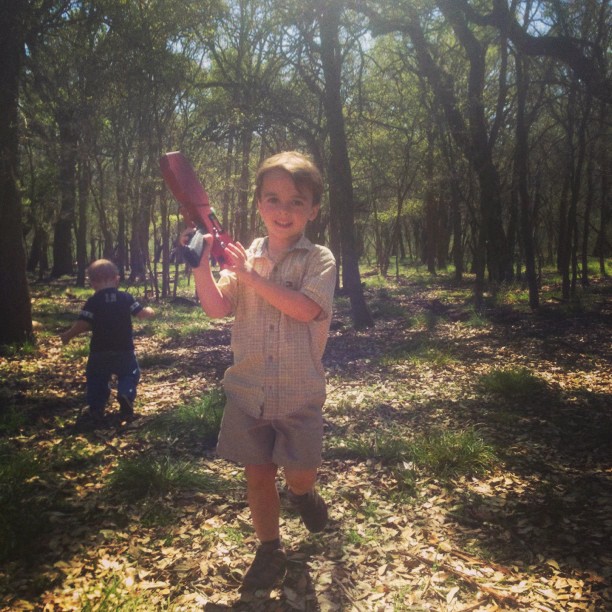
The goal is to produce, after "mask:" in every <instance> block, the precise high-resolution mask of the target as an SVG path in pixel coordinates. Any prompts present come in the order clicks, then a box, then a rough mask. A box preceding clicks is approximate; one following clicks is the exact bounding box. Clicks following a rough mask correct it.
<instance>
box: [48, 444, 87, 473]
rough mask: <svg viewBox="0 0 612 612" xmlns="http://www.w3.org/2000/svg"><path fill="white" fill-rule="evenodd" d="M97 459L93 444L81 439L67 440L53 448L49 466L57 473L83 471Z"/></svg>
mask: <svg viewBox="0 0 612 612" xmlns="http://www.w3.org/2000/svg"><path fill="white" fill-rule="evenodd" d="M96 458H97V453H96V451H95V450H93V447H92V446H91V444H88V443H87V442H86V441H84V440H82V439H80V438H65V439H63V440H61V441H60V442H59V443H58V444H56V445H55V446H53V447H52V448H51V452H50V454H49V459H48V465H49V467H51V468H52V469H53V470H55V471H62V470H76V469H83V468H85V467H87V466H88V465H91V464H92V463H93V462H94V461H96Z"/></svg>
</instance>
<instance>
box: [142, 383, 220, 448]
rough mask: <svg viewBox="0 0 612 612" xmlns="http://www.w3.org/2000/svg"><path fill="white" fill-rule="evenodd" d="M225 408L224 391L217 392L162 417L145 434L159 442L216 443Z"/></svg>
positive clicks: (150, 425) (163, 414) (212, 392)
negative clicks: (180, 440) (160, 440)
mask: <svg viewBox="0 0 612 612" xmlns="http://www.w3.org/2000/svg"><path fill="white" fill-rule="evenodd" d="M224 406H225V394H224V393H223V389H221V388H216V389H213V390H212V391H210V392H209V393H206V394H205V395H203V396H202V397H198V398H195V399H194V400H193V402H191V403H189V404H184V405H182V406H179V407H178V408H176V409H175V410H172V411H169V412H164V413H162V414H160V415H159V416H158V417H156V418H155V419H153V420H152V421H151V422H150V423H149V424H148V425H147V427H146V431H147V432H150V433H151V434H152V435H153V436H155V437H159V438H170V439H182V440H198V441H201V442H208V441H214V440H216V439H217V436H218V434H219V429H220V428H221V419H222V417H223V408H224Z"/></svg>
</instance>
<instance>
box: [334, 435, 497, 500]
mask: <svg viewBox="0 0 612 612" xmlns="http://www.w3.org/2000/svg"><path fill="white" fill-rule="evenodd" d="M332 444H333V443H332ZM331 453H332V454H333V455H334V456H336V457H338V456H339V457H351V458H359V459H362V460H367V459H369V458H372V457H374V458H376V459H379V460H381V461H383V462H386V463H396V464H400V465H399V466H398V467H396V469H395V471H394V475H395V478H396V481H397V482H398V485H399V487H400V488H401V489H403V490H404V491H408V492H410V493H411V494H412V493H413V492H414V488H415V474H416V473H418V472H425V473H426V474H427V475H429V476H433V477H436V478H440V479H443V480H445V479H449V478H456V477H459V476H472V475H476V474H482V473H484V472H485V471H486V470H487V469H489V468H490V467H491V466H492V465H493V463H494V461H495V454H494V452H493V448H492V447H491V446H489V445H488V444H487V443H486V442H484V440H483V439H482V438H481V437H480V435H479V434H478V433H477V432H475V431H473V430H471V429H468V430H464V431H458V432H455V431H435V432H432V433H429V434H424V435H421V436H419V437H417V438H415V439H414V440H409V439H407V438H406V437H405V436H404V435H402V434H401V432H399V431H390V432H375V433H374V434H373V435H371V436H366V435H361V436H356V437H351V438H348V439H346V440H344V441H340V442H339V443H338V445H337V446H333V448H332V449H331Z"/></svg>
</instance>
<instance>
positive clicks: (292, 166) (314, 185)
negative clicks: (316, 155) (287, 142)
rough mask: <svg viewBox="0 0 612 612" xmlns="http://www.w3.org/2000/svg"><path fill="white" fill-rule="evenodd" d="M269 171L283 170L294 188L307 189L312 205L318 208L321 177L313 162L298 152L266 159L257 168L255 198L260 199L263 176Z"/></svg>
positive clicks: (321, 186) (321, 190)
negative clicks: (293, 184)
mask: <svg viewBox="0 0 612 612" xmlns="http://www.w3.org/2000/svg"><path fill="white" fill-rule="evenodd" d="M271 170H284V171H285V172H287V174H289V176H291V178H292V179H293V182H294V183H295V186H296V187H297V188H298V190H300V191H302V190H303V189H304V188H307V189H309V190H310V192H311V193H312V203H313V204H314V205H315V206H318V205H319V204H320V203H321V198H322V197H323V177H322V176H321V173H320V172H319V169H318V168H317V167H316V166H315V164H314V162H313V161H312V160H311V159H310V158H309V157H307V156H306V155H304V154H303V153H300V152H299V151H283V152H282V153H277V154H276V155H272V156H271V157H268V159H266V160H264V161H263V162H262V164H261V166H259V170H258V171H257V178H256V179H255V197H256V198H257V199H258V200H259V199H260V198H261V187H262V185H263V179H264V176H265V175H266V174H267V173H268V172H270V171H271Z"/></svg>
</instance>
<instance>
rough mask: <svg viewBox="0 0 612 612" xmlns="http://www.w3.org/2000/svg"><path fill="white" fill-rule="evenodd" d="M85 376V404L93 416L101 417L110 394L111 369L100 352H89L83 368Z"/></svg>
mask: <svg viewBox="0 0 612 612" xmlns="http://www.w3.org/2000/svg"><path fill="white" fill-rule="evenodd" d="M85 376H86V378H87V405H88V406H89V412H90V413H91V415H92V416H93V417H97V418H100V419H101V418H102V417H103V416H104V407H105V406H106V402H107V401H108V398H109V396H110V388H109V386H108V383H109V380H110V377H111V371H110V368H109V367H108V362H107V360H106V359H105V357H104V355H103V354H102V353H91V354H90V355H89V359H88V360H87V368H86V370H85Z"/></svg>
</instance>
